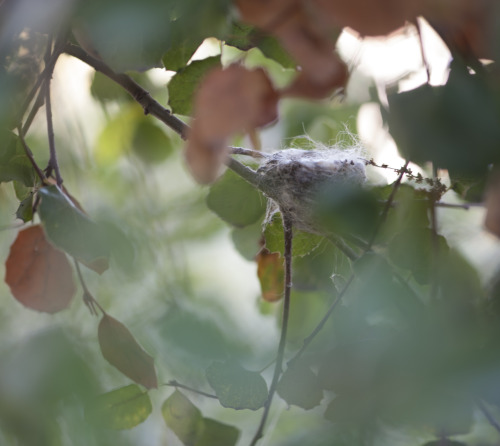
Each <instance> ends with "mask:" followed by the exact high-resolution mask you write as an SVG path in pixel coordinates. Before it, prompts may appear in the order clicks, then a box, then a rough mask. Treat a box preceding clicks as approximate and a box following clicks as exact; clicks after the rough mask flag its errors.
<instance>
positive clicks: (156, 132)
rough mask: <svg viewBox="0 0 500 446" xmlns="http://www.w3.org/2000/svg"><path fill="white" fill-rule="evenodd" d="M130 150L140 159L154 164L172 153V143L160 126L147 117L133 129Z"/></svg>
mask: <svg viewBox="0 0 500 446" xmlns="http://www.w3.org/2000/svg"><path fill="white" fill-rule="evenodd" d="M132 150H133V152H134V154H135V155H136V156H137V157H138V158H139V159H140V160H141V161H143V162H145V163H151V164H156V163H160V162H162V161H164V160H165V159H166V158H168V156H169V155H171V154H172V153H173V144H172V141H171V140H170V138H169V136H168V135H167V134H166V133H165V132H164V131H163V130H162V129H161V128H160V127H158V126H157V125H156V124H153V122H152V121H151V120H149V119H143V120H142V121H140V122H138V123H137V126H136V128H135V130H134V135H133V137H132Z"/></svg>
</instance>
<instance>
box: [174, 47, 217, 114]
mask: <svg viewBox="0 0 500 446" xmlns="http://www.w3.org/2000/svg"><path fill="white" fill-rule="evenodd" d="M216 67H221V63H220V56H213V57H207V58H206V59H203V60H195V61H194V62H192V63H190V64H189V65H188V66H187V67H186V68H184V69H182V70H180V71H179V72H177V74H175V76H174V77H173V78H172V79H171V80H170V82H169V83H168V92H169V99H168V104H169V105H170V107H171V108H172V113H175V114H179V115H187V116H188V115H190V114H191V110H192V106H193V96H194V92H195V90H196V88H197V87H198V85H199V84H200V81H201V80H202V78H203V77H204V76H205V75H206V74H207V73H208V71H210V70H211V69H213V68H216Z"/></svg>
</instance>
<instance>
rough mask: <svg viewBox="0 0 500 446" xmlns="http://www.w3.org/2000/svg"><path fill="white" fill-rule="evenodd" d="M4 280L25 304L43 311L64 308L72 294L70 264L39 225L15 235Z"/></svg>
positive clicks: (15, 295)
mask: <svg viewBox="0 0 500 446" xmlns="http://www.w3.org/2000/svg"><path fill="white" fill-rule="evenodd" d="M5 268H6V271H5V282H6V283H7V285H9V287H10V290H11V292H12V294H13V295H14V297H15V298H16V299H17V300H18V301H19V302H21V303H22V304H23V305H24V306H26V307H28V308H31V309H33V310H37V311H43V312H46V313H56V312H58V311H61V310H63V309H64V308H66V307H67V306H68V305H69V303H70V302H71V299H72V298H73V295H74V294H75V283H74V281H73V274H72V270H71V265H70V264H69V262H68V259H67V257H66V255H65V254H64V253H62V252H61V251H59V250H57V249H56V248H54V247H53V246H52V245H51V244H50V243H49V242H48V241H47V239H46V238H45V233H44V231H43V229H42V227H41V226H39V225H35V226H30V227H29V228H27V229H23V230H22V231H20V232H19V234H18V235H17V238H16V240H15V241H14V243H13V244H12V246H11V248H10V253H9V257H8V258H7V262H6V264H5Z"/></svg>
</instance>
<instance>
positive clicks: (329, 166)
mask: <svg viewBox="0 0 500 446" xmlns="http://www.w3.org/2000/svg"><path fill="white" fill-rule="evenodd" d="M257 175H258V183H259V188H260V189H261V190H262V191H263V192H264V193H265V194H266V195H267V196H268V197H269V198H271V200H270V201H271V202H274V203H271V204H270V207H269V209H268V218H270V217H272V214H274V213H275V212H277V211H278V210H281V211H282V212H283V213H286V214H287V215H288V216H289V217H290V218H291V219H292V221H293V224H294V226H295V227H296V228H297V229H302V230H304V231H307V232H312V233H320V231H319V230H318V228H317V227H316V225H315V224H314V221H312V214H313V212H314V205H315V201H316V200H317V197H318V194H319V193H320V192H321V190H323V189H324V188H325V187H329V186H330V187H331V186H335V185H362V184H363V183H364V182H365V181H366V172H365V160H364V159H363V158H362V157H361V156H360V151H359V149H351V150H342V149H337V148H331V149H321V150H300V149H286V150H281V151H279V152H276V153H274V154H272V155H270V156H269V157H268V158H266V160H265V161H264V162H263V163H262V164H261V166H260V167H259V168H258V170H257Z"/></svg>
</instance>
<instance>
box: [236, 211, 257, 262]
mask: <svg viewBox="0 0 500 446" xmlns="http://www.w3.org/2000/svg"><path fill="white" fill-rule="evenodd" d="M231 239H232V241H233V244H234V247H235V248H236V250H237V251H238V252H239V253H240V254H241V255H242V256H243V258H245V259H247V260H254V259H255V256H256V255H257V253H258V252H259V251H260V249H261V248H262V246H261V243H260V242H261V239H262V222H261V221H260V220H258V221H257V222H255V223H252V224H251V225H248V226H245V227H243V228H233V230H232V231H231Z"/></svg>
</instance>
